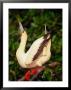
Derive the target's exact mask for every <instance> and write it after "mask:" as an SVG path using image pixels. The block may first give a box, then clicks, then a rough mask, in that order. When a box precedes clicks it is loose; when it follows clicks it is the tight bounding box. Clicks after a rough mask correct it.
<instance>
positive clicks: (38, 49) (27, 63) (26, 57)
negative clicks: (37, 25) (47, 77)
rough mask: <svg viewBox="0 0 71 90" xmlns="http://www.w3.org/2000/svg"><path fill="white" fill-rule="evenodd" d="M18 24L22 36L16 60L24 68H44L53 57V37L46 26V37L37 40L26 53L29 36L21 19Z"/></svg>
mask: <svg viewBox="0 0 71 90" xmlns="http://www.w3.org/2000/svg"><path fill="white" fill-rule="evenodd" d="M18 24H19V30H20V33H21V36H20V44H19V47H18V49H17V50H16V58H17V61H18V63H19V65H20V66H21V67H22V68H35V67H41V66H43V65H44V64H45V63H46V62H47V61H48V60H50V57H51V35H50V33H49V32H47V30H46V25H45V35H44V36H41V37H40V38H38V39H36V40H35V41H34V42H33V43H32V45H31V46H30V48H29V50H28V51H26V52H25V48H26V45H27V39H28V35H27V31H26V30H25V29H24V27H23V25H22V23H21V21H20V20H19V19H18Z"/></svg>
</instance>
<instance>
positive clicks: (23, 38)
mask: <svg viewBox="0 0 71 90" xmlns="http://www.w3.org/2000/svg"><path fill="white" fill-rule="evenodd" d="M26 42H27V35H26V34H22V35H21V41H20V45H19V49H20V50H21V51H23V52H25V47H26Z"/></svg>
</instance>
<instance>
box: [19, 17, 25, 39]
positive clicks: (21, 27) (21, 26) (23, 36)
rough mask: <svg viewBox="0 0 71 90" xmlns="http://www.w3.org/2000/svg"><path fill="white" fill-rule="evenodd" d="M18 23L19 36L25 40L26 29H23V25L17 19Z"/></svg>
mask: <svg viewBox="0 0 71 90" xmlns="http://www.w3.org/2000/svg"><path fill="white" fill-rule="evenodd" d="M18 23H19V34H20V35H21V39H26V38H27V32H26V29H25V28H23V25H22V23H21V21H20V20H19V19H18Z"/></svg>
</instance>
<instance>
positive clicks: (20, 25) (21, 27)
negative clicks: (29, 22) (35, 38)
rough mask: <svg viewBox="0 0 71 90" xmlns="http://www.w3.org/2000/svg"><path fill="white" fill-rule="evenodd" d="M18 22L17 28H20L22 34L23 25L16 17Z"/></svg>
mask: <svg viewBox="0 0 71 90" xmlns="http://www.w3.org/2000/svg"><path fill="white" fill-rule="evenodd" d="M18 23H19V30H20V33H21V34H22V33H23V32H24V28H23V25H22V23H21V21H20V20H19V19H18Z"/></svg>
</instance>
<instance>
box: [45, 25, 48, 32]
mask: <svg viewBox="0 0 71 90" xmlns="http://www.w3.org/2000/svg"><path fill="white" fill-rule="evenodd" d="M47 33H48V32H47V29H46V24H45V34H47Z"/></svg>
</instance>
